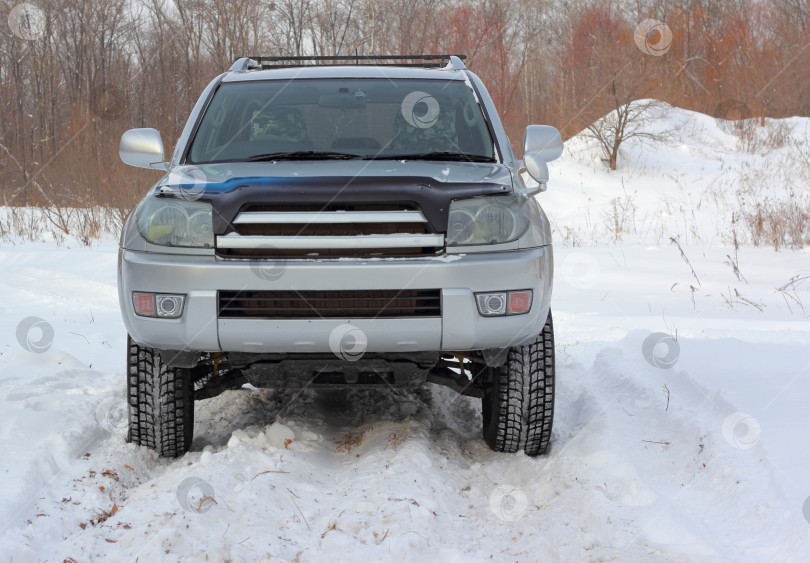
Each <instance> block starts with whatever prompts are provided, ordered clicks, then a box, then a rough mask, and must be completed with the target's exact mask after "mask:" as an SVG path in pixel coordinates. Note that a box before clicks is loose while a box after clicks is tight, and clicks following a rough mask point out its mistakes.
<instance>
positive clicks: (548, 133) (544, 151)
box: [523, 125, 563, 162]
mask: <svg viewBox="0 0 810 563" xmlns="http://www.w3.org/2000/svg"><path fill="white" fill-rule="evenodd" d="M562 152H563V142H562V137H561V136H560V132H559V131H557V129H556V128H555V127H551V126H550V125H529V126H528V127H526V132H525V133H524V134H523V154H524V155H526V154H529V153H532V154H535V155H537V156H538V157H540V158H542V159H543V160H545V161H546V162H551V161H552V160H557V159H558V158H560V155H561V154H562Z"/></svg>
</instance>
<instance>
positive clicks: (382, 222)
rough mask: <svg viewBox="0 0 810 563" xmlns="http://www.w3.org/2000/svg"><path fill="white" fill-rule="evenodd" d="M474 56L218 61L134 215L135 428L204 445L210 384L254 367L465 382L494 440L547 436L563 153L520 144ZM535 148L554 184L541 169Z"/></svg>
mask: <svg viewBox="0 0 810 563" xmlns="http://www.w3.org/2000/svg"><path fill="white" fill-rule="evenodd" d="M463 58H464V57H463V56H449V55H418V56H407V57H346V58H336V57H316V58H309V57H308V58H290V57H287V58H284V57H249V58H248V57H245V58H241V59H239V60H238V61H236V63H235V64H234V65H233V66H232V67H231V68H230V69H229V70H228V72H226V73H224V74H222V75H220V76H218V77H217V78H215V79H214V80H213V81H212V82H211V83H210V84H209V85H208V87H207V88H206V89H205V90H204V91H203V93H202V95H201V96H200V98H199V101H198V102H197V104H196V105H195V106H194V109H193V110H192V112H191V115H190V116H189V119H188V123H187V124H186V126H185V129H184V130H183V132H182V135H181V136H180V138H179V140H178V142H177V146H176V148H175V150H174V153H173V154H172V155H171V158H170V159H168V160H167V159H166V158H165V157H164V150H163V142H162V140H161V137H160V134H159V133H158V132H157V131H156V130H154V129H133V130H130V131H127V132H126V133H124V135H123V137H122V138H121V143H120V147H119V151H120V155H121V159H122V160H123V161H124V162H125V163H127V164H130V165H132V166H139V167H143V168H152V169H157V170H162V171H165V175H164V176H163V177H162V178H161V179H160V180H159V181H158V182H157V183H156V184H155V185H154V186H153V187H152V188H151V189H150V190H149V192H148V193H147V194H146V196H145V197H144V199H143V200H142V201H141V202H140V203H139V204H138V206H137V207H136V209H135V210H134V211H133V213H132V214H131V215H130V217H129V218H128V220H127V222H126V224H125V225H124V228H123V233H122V236H121V247H120V251H119V260H118V291H119V297H120V304H121V312H122V314H123V317H124V323H125V325H126V328H127V331H128V333H129V346H128V355H127V362H128V365H127V383H128V399H129V439H130V440H131V441H132V442H135V443H136V444H140V445H143V446H147V447H149V448H152V449H154V450H157V452H158V453H159V454H161V455H164V456H178V455H182V454H183V453H184V452H185V451H187V450H188V449H189V448H190V447H191V443H192V433H193V422H194V401H195V400H200V399H204V398H208V397H212V396H214V395H217V394H219V393H221V392H223V391H224V390H226V389H233V388H239V387H241V386H243V385H244V384H246V383H250V384H251V385H253V386H255V387H272V388H280V387H284V388H295V387H297V388H306V387H312V388H318V387H334V386H343V387H345V386H365V387H367V388H379V389H385V388H387V387H393V388H399V387H414V386H419V385H423V384H425V383H426V382H431V383H436V384H440V385H445V386H448V387H450V388H452V389H454V390H456V391H457V392H459V393H461V394H463V395H468V396H472V397H478V398H480V399H481V400H482V414H483V437H484V439H485V440H486V442H487V443H488V444H489V445H490V447H492V448H493V449H494V450H496V451H501V452H516V451H519V450H524V451H525V452H526V453H527V454H528V455H538V454H542V453H544V452H545V451H546V450H547V448H548V445H549V439H550V436H551V426H552V418H553V409H554V333H553V327H552V321H551V310H550V299H551V284H552V271H553V262H552V250H551V233H550V229H549V224H548V220H547V218H546V216H545V214H544V213H543V211H542V209H541V208H540V206H539V205H538V204H537V202H536V200H535V198H534V196H535V195H536V194H537V193H539V192H541V191H543V190H544V189H545V186H546V182H547V181H548V169H547V167H546V163H547V162H548V161H550V160H553V159H555V158H557V157H558V156H559V155H560V154H561V152H562V148H563V145H562V140H561V138H560V134H559V132H558V131H557V130H556V129H554V128H553V127H548V126H541V125H532V126H530V127H528V128H527V129H526V133H525V136H524V139H523V158H524V160H523V161H519V160H517V159H516V158H515V155H514V153H513V151H512V145H511V143H510V141H509V139H508V138H507V136H506V133H505V131H504V128H503V125H502V123H501V120H500V118H499V117H498V113H497V111H496V110H495V107H494V105H493V102H492V99H491V98H490V96H489V94H488V93H487V90H486V88H485V87H484V85H483V83H482V82H481V80H480V79H479V78H478V77H477V76H476V75H475V74H473V73H472V72H470V71H469V70H467V68H466V67H465V65H464V63H463V60H462V59H463ZM523 168H525V169H526V170H527V171H528V173H529V174H530V175H531V176H532V177H533V178H534V179H535V180H536V181H537V182H538V183H539V186H535V187H527V186H526V185H524V182H523V180H522V179H521V174H520V172H521V170H522V169H523Z"/></svg>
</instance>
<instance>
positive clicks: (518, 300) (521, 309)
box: [509, 290, 532, 315]
mask: <svg viewBox="0 0 810 563" xmlns="http://www.w3.org/2000/svg"><path fill="white" fill-rule="evenodd" d="M531 308H532V292H531V290H526V291H510V292H509V314H510V315H522V314H523V313H528V312H529V309H531Z"/></svg>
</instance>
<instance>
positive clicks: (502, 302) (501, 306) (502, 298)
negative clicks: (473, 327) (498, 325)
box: [475, 292, 506, 317]
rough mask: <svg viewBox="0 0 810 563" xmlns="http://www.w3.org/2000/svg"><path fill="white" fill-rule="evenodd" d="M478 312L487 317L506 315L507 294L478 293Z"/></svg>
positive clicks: (476, 296)
mask: <svg viewBox="0 0 810 563" xmlns="http://www.w3.org/2000/svg"><path fill="white" fill-rule="evenodd" d="M475 298H476V299H477V301H478V312H479V313H481V314H482V315H483V316H485V317H494V316H498V315H505V314H506V293H505V292H499V293H477V294H476V295H475Z"/></svg>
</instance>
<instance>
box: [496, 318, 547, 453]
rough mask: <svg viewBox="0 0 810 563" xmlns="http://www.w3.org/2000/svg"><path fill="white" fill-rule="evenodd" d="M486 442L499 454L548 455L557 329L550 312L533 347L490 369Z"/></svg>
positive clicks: (518, 348)
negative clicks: (555, 333)
mask: <svg viewBox="0 0 810 563" xmlns="http://www.w3.org/2000/svg"><path fill="white" fill-rule="evenodd" d="M481 406H482V408H481V412H482V414H483V422H484V440H486V442H487V444H488V445H489V447H490V448H492V449H493V450H495V451H496V452H507V453H514V452H517V451H520V450H521V449H522V450H524V451H525V452H526V455H530V456H536V455H540V454H544V453H546V451H547V450H548V445H549V441H550V440H551V426H552V422H553V420H554V325H553V323H552V320H551V311H549V313H548V319H547V320H546V324H545V326H544V327H543V331H542V332H541V333H540V335H539V336H538V337H537V339H536V340H535V341H534V342H532V343H531V344H526V345H525V346H515V347H513V348H510V349H509V352H508V353H507V356H506V362H505V363H504V365H503V366H500V367H488V368H487V387H486V390H485V392H484V397H483V399H482V405H481Z"/></svg>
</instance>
